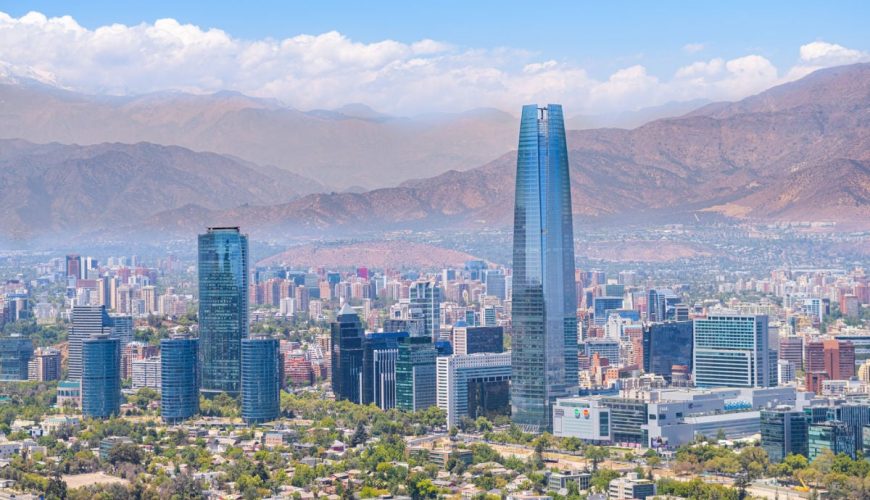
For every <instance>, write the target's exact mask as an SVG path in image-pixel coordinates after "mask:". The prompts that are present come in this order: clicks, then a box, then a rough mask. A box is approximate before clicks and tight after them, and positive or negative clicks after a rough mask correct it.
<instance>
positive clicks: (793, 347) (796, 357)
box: [779, 335, 804, 370]
mask: <svg viewBox="0 0 870 500" xmlns="http://www.w3.org/2000/svg"><path fill="white" fill-rule="evenodd" d="M779 359H784V360H786V361H791V362H792V364H794V367H795V369H796V370H803V369H804V338H803V337H800V336H797V335H789V336H787V337H780V339H779Z"/></svg>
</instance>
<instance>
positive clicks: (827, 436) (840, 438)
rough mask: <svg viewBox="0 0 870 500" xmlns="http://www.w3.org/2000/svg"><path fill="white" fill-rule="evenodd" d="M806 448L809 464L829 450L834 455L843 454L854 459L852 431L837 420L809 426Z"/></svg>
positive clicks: (853, 436)
mask: <svg viewBox="0 0 870 500" xmlns="http://www.w3.org/2000/svg"><path fill="white" fill-rule="evenodd" d="M807 435H808V439H807V448H808V451H809V454H808V457H807V458H809V460H810V462H812V461H813V460H815V459H816V457H818V456H819V455H821V454H822V453H824V452H825V450H830V451H831V453H833V454H834V455H839V454H840V453H845V454H846V455H849V456H850V457H852V458H853V459H854V458H855V434H854V433H853V431H852V429H851V428H850V427H849V426H848V425H846V424H844V423H843V422H839V421H837V420H830V421H827V422H820V423H817V424H811V425H810V427H809V430H808V431H807Z"/></svg>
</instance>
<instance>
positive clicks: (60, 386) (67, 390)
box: [57, 380, 82, 408]
mask: <svg viewBox="0 0 870 500" xmlns="http://www.w3.org/2000/svg"><path fill="white" fill-rule="evenodd" d="M57 406H59V407H61V408H64V407H72V408H81V407H82V382H81V380H61V381H60V382H58V383H57Z"/></svg>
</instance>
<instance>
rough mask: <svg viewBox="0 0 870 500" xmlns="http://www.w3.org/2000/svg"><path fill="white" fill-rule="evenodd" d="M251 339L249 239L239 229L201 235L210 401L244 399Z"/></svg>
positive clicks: (203, 366) (202, 357)
mask: <svg viewBox="0 0 870 500" xmlns="http://www.w3.org/2000/svg"><path fill="white" fill-rule="evenodd" d="M247 337H248V237H247V236H246V235H243V234H241V233H240V232H239V228H237V227H211V228H209V229H208V232H207V233H206V234H201V235H199V338H200V343H199V367H200V376H201V379H200V383H201V390H202V392H203V393H204V394H205V395H207V396H208V395H215V394H217V393H221V392H226V393H228V394H231V395H237V394H238V393H239V381H240V380H241V347H242V346H241V342H242V339H244V338H247Z"/></svg>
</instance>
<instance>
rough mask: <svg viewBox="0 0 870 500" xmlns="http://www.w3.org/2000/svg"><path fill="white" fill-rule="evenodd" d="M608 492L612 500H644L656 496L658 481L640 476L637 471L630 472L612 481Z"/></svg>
mask: <svg viewBox="0 0 870 500" xmlns="http://www.w3.org/2000/svg"><path fill="white" fill-rule="evenodd" d="M607 492H608V498H609V499H610V500H633V499H641V500H642V499H646V498H648V497H654V496H655V494H656V483H655V482H654V481H650V480H648V479H645V478H643V477H640V476H638V474H637V472H629V473H628V474H626V475H625V476H623V477H618V478H616V479H614V480H612V481H610V485H609V488H608V490H607Z"/></svg>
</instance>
